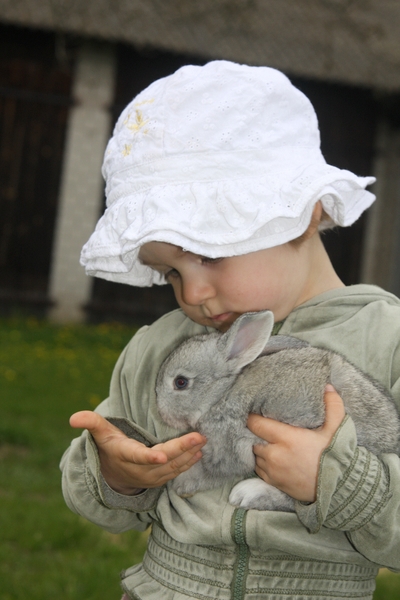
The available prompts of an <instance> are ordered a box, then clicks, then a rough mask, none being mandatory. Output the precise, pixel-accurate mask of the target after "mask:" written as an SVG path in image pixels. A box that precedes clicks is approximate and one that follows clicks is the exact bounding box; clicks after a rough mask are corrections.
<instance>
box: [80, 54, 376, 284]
mask: <svg viewBox="0 0 400 600" xmlns="http://www.w3.org/2000/svg"><path fill="white" fill-rule="evenodd" d="M103 175H104V178H105V180H106V196H107V207H108V208H107V210H106V211H105V213H104V215H103V216H102V217H101V219H100V220H99V222H98V224H97V226H96V229H95V231H94V233H93V234H92V236H91V237H90V239H89V241H88V242H87V243H86V244H85V246H84V247H83V249H82V255H81V263H82V265H84V266H85V268H86V272H87V273H88V274H89V275H94V276H97V277H102V278H104V279H108V280H111V281H119V282H121V283H128V284H130V285H137V286H151V285H153V284H154V283H157V284H161V283H165V281H164V278H163V276H161V275H160V274H159V273H157V272H155V271H153V270H152V269H150V268H149V267H147V266H145V265H142V264H141V263H140V262H139V260H138V253H139V250H140V247H141V246H142V245H143V244H145V243H146V242H150V241H162V242H169V243H171V244H175V245H177V246H179V247H182V248H184V249H186V250H188V251H190V252H194V253H196V254H199V255H202V256H207V257H211V258H215V257H221V256H223V257H226V256H235V255H240V254H247V253H249V252H254V251H256V250H260V249H264V248H270V247H272V246H277V245H280V244H283V243H285V242H288V241H289V240H292V239H294V238H296V237H298V236H300V235H301V234H302V233H304V231H305V230H306V229H307V227H308V225H309V223H310V220H311V215H312V211H313V208H314V205H315V203H316V202H317V201H318V200H321V202H322V205H323V207H324V209H325V212H326V213H327V214H328V215H329V216H330V218H331V219H332V224H337V225H341V226H348V225H351V224H352V223H353V222H354V221H355V220H356V219H358V217H359V216H360V215H361V213H362V212H363V211H364V210H365V209H366V208H368V207H369V206H370V205H371V204H372V202H373V201H374V200H375V196H374V195H373V194H371V193H370V192H368V191H366V190H365V188H366V186H368V185H369V184H371V183H373V182H374V181H375V179H374V178H373V177H357V176H356V175H354V174H353V173H351V172H350V171H346V170H342V169H338V168H336V167H333V166H330V165H328V164H327V163H326V161H325V159H324V157H323V156H322V153H321V150H320V137H319V129H318V122H317V118H316V115H315V111H314V109H313V107H312V105H311V103H310V102H309V100H308V99H307V98H306V96H304V94H303V93H302V92H300V91H299V90H298V89H297V88H295V87H294V86H293V85H292V84H291V82H290V81H289V79H288V78H287V77H286V76H285V75H283V73H281V72H280V71H277V70H275V69H271V68H268V67H250V66H247V65H239V64H236V63H232V62H229V61H213V62H210V63H208V64H206V65H205V66H203V67H198V66H192V65H189V66H185V67H182V68H181V69H179V70H178V71H176V73H174V74H173V75H170V76H169V77H165V78H163V79H160V80H158V81H155V82H154V83H152V84H151V85H150V86H149V87H148V88H146V89H145V90H144V91H143V92H141V93H140V94H139V95H138V96H137V97H136V98H135V99H134V100H133V101H132V102H131V103H130V104H129V105H128V106H127V107H126V108H125V110H124V111H123V112H122V114H121V116H120V118H119V120H118V122H117V124H116V126H115V129H114V133H113V137H112V138H111V140H110V141H109V143H108V146H107V150H106V153H105V158H104V164H103Z"/></svg>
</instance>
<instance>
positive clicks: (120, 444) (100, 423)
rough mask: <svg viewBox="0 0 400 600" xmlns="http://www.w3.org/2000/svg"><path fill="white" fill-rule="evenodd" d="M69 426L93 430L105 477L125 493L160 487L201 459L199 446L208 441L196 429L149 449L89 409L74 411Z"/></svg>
mask: <svg viewBox="0 0 400 600" xmlns="http://www.w3.org/2000/svg"><path fill="white" fill-rule="evenodd" d="M70 425H71V427H76V428H83V429H88V430H89V431H90V433H91V434H92V436H93V438H94V439H95V441H96V445H97V447H98V450H99V456H100V463H101V472H102V474H103V477H104V479H105V480H106V482H107V483H108V485H109V486H110V487H111V488H112V489H113V490H115V491H116V492H119V493H120V494H126V495H130V494H135V493H137V491H138V490H140V489H143V488H154V487H160V486H162V485H163V484H164V483H166V482H167V481H169V480H170V479H173V478H174V477H176V476H177V475H179V473H183V471H187V469H189V467H191V466H192V465H194V463H196V462H197V461H198V460H199V459H200V458H201V456H202V454H201V452H200V449H201V448H202V446H204V444H205V443H206V439H205V438H204V437H203V436H202V435H200V434H199V433H196V432H193V433H188V434H186V435H183V436H182V437H180V438H176V439H173V440H169V441H168V442H165V443H163V444H157V445H156V446H153V447H152V448H147V447H146V446H145V445H144V444H141V443H140V442H137V441H136V440H132V439H130V438H128V437H127V436H126V435H125V434H124V433H122V431H120V430H119V429H118V428H117V427H114V425H112V424H111V423H109V422H108V421H107V420H106V419H104V418H103V417H102V416H100V415H99V414H97V413H95V412H91V411H88V410H84V411H81V412H78V413H75V414H73V415H72V417H71V419H70Z"/></svg>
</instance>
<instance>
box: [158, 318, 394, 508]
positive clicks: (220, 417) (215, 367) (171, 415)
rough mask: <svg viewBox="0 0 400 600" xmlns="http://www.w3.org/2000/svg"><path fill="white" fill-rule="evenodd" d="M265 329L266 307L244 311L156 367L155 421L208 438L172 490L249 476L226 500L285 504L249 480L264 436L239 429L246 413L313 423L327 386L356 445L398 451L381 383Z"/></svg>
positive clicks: (186, 491) (185, 491)
mask: <svg viewBox="0 0 400 600" xmlns="http://www.w3.org/2000/svg"><path fill="white" fill-rule="evenodd" d="M272 328H273V314H272V312H270V311H262V312H258V313H246V314H244V315H242V316H241V317H239V318H238V319H237V320H236V321H235V322H234V324H233V325H232V326H231V327H230V329H229V330H228V331H227V332H226V333H224V334H221V333H217V332H216V333H211V334H208V335H207V334H206V335H198V336H194V337H192V338H190V339H189V340H187V341H185V342H183V344H181V345H180V346H179V347H178V348H177V349H176V350H174V351H173V352H172V353H171V354H170V356H169V357H168V358H167V359H166V360H165V361H164V363H163V364H162V366H161V369H160V372H159V374H158V378H157V384H156V393H157V405H158V409H159V412H160V415H161V417H162V419H163V420H164V421H165V422H166V423H168V424H169V425H171V426H172V427H175V428H181V429H183V430H195V431H199V432H200V433H201V434H203V435H204V436H205V437H206V438H207V443H206V445H205V446H204V448H203V458H202V459H201V460H200V461H199V462H197V463H196V464H195V465H194V466H192V467H191V468H190V469H189V470H188V471H186V472H184V473H181V474H180V475H178V477H176V478H175V479H174V480H173V481H172V484H171V485H172V488H173V489H174V490H175V491H176V493H177V494H179V495H180V496H183V497H184V496H189V495H193V494H194V493H195V492H197V491H200V490H207V489H212V488H216V487H219V486H221V485H222V484H223V483H225V482H226V481H228V480H230V479H231V478H234V477H239V478H244V477H250V479H245V480H244V481H241V482H239V483H238V484H237V485H235V486H234V488H233V490H232V491H231V494H230V497H229V501H230V503H231V504H233V505H235V506H241V507H243V508H246V509H249V508H253V509H258V510H284V511H293V510H294V501H293V499H292V498H290V497H289V496H288V495H286V494H284V493H283V492H281V491H280V490H278V489H277V488H274V487H272V486H270V485H268V484H267V483H265V482H264V481H263V480H261V479H259V478H256V477H254V476H253V477H252V475H254V466H255V458H254V454H253V445H254V444H256V443H260V442H262V443H265V442H263V440H260V438H258V437H257V436H255V435H254V434H253V433H251V432H250V430H249V429H248V428H247V427H246V422H247V416H248V414H249V413H250V412H254V413H258V414H261V415H264V416H266V417H271V418H273V419H277V420H279V421H283V422H285V423H289V424H291V425H297V426H299V427H306V428H315V427H319V426H320V425H322V423H323V421H324V410H325V409H324V401H323V396H324V389H325V385H326V384H327V383H331V384H332V385H333V386H334V387H335V389H336V390H337V391H338V393H339V394H340V395H341V397H342V398H343V402H344V405H345V407H346V412H347V413H348V414H349V415H350V416H351V417H352V419H353V421H354V423H355V427H356V430H357V439H358V444H359V445H360V446H365V447H366V448H367V449H368V450H370V451H371V452H373V453H374V454H377V455H378V454H380V453H383V452H395V453H398V452H399V441H400V418H399V414H398V411H397V409H396V406H395V404H394V401H393V399H392V398H391V396H390V395H389V393H388V392H387V391H386V390H385V389H384V388H383V386H381V385H380V384H379V383H377V382H376V381H373V380H372V379H371V378H370V377H368V376H367V375H365V374H364V373H362V372H361V371H360V370H359V369H357V368H356V367H355V366H353V365H352V364H350V363H349V362H348V361H346V360H345V359H344V358H343V357H342V356H341V355H339V354H336V353H334V352H331V351H328V350H324V349H321V348H314V347H312V346H310V345H308V344H307V343H306V342H303V341H301V340H299V339H297V338H294V337H287V336H279V335H277V336H273V337H270V336H271V332H272Z"/></svg>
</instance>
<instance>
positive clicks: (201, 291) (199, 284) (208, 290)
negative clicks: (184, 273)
mask: <svg viewBox="0 0 400 600" xmlns="http://www.w3.org/2000/svg"><path fill="white" fill-rule="evenodd" d="M214 296H215V288H214V286H213V285H212V283H211V282H210V281H208V280H203V279H197V278H193V279H190V280H189V281H184V282H183V285H182V300H183V301H184V302H185V304H189V305H191V306H199V305H201V304H203V303H204V302H205V301H206V300H208V299H209V298H213V297H214Z"/></svg>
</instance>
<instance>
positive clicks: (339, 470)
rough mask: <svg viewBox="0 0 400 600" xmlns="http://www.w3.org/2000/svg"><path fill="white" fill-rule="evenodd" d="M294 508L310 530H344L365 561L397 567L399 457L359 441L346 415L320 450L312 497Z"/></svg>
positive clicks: (399, 547)
mask: <svg viewBox="0 0 400 600" xmlns="http://www.w3.org/2000/svg"><path fill="white" fill-rule="evenodd" d="M296 512H297V516H298V517H299V519H300V521H301V522H302V523H303V525H305V526H306V527H307V528H308V529H309V531H310V532H311V533H318V531H319V530H320V528H321V527H327V528H329V529H336V530H339V531H343V532H345V534H346V536H347V537H348V539H349V541H350V542H351V543H352V545H353V546H354V547H355V548H356V549H357V551H358V552H360V554H362V555H363V556H365V557H366V558H368V559H369V560H370V561H372V562H374V563H376V564H378V565H380V566H385V567H388V568H390V569H392V570H395V571H397V570H400V459H399V457H398V456H397V455H396V454H382V455H380V456H379V457H377V456H375V455H374V454H372V453H371V452H369V451H368V450H366V449H365V448H363V447H361V446H358V445H357V435H356V430H355V426H354V423H353V421H352V419H351V418H350V417H349V416H346V417H345V419H344V421H343V423H342V424H341V426H340V427H339V429H338V431H337V432H336V435H335V436H334V438H333V440H332V443H331V444H330V446H329V447H328V448H327V449H326V450H325V451H324V453H323V454H322V457H321V461H320V469H319V474H318V489H317V500H316V502H315V503H313V504H309V505H307V504H303V503H301V502H296Z"/></svg>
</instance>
